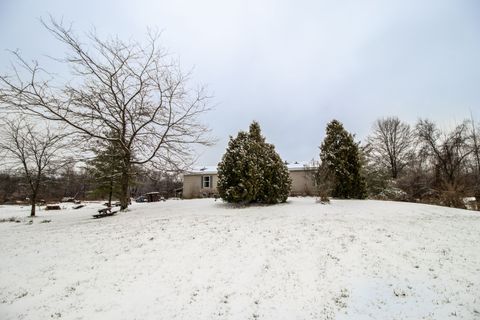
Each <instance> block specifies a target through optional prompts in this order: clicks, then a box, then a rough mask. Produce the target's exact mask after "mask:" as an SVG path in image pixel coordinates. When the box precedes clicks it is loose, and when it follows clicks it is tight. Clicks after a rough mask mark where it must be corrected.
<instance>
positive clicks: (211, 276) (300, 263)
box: [0, 198, 480, 320]
mask: <svg viewBox="0 0 480 320" xmlns="http://www.w3.org/2000/svg"><path fill="white" fill-rule="evenodd" d="M99 207H100V205H99V204H88V205H87V206H86V207H85V208H81V209H78V210H73V209H71V208H68V207H67V208H65V209H63V210H61V211H53V212H46V211H39V212H38V215H39V216H38V217H36V218H34V219H33V220H32V219H30V218H27V215H28V208H27V207H24V208H19V207H12V206H0V219H7V218H10V217H21V218H20V219H19V221H20V222H3V223H0V318H1V319H3V320H7V319H52V318H62V319H174V318H175V319H450V318H451V319H480V250H479V243H480V214H478V213H477V212H472V211H466V210H459V209H450V208H443V207H436V206H428V205H419V204H411V203H395V202H381V201H369V200H365V201H362V200H334V201H332V203H331V204H330V205H321V204H317V203H315V199H313V198H290V199H289V202H288V203H286V204H282V205H275V206H253V207H249V208H232V207H230V206H228V205H226V204H223V203H221V202H220V201H216V202H215V201H214V200H213V199H201V200H168V201H166V202H160V203H141V204H137V203H135V204H133V205H132V206H131V208H130V209H129V211H128V212H125V213H119V214H117V215H115V216H112V217H107V218H102V219H92V214H94V213H95V212H96V210H97V209H98V208H99ZM49 220H50V221H49ZM30 221H32V222H30Z"/></svg>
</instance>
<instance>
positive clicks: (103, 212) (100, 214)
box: [93, 207, 118, 219]
mask: <svg viewBox="0 0 480 320" xmlns="http://www.w3.org/2000/svg"><path fill="white" fill-rule="evenodd" d="M117 212H118V210H115V211H112V207H106V208H103V209H99V210H98V214H94V215H93V218H94V219H98V218H103V217H109V216H113V215H114V214H115V213H117Z"/></svg>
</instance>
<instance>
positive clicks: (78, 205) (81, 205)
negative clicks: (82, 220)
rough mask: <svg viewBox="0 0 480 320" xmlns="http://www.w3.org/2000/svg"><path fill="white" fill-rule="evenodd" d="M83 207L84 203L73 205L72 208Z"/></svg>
mask: <svg viewBox="0 0 480 320" xmlns="http://www.w3.org/2000/svg"><path fill="white" fill-rule="evenodd" d="M83 207H85V205H84V204H77V205H76V206H73V209H80V208H83Z"/></svg>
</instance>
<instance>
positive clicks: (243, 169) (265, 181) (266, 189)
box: [217, 122, 291, 204]
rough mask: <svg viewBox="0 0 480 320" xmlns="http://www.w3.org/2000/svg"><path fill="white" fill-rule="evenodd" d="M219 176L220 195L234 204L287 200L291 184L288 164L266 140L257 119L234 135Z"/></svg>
mask: <svg viewBox="0 0 480 320" xmlns="http://www.w3.org/2000/svg"><path fill="white" fill-rule="evenodd" d="M218 179H219V180H218V184H217V189H218V192H219V194H220V197H221V198H222V199H223V200H225V201H227V202H232V203H267V204H274V203H278V202H285V201H287V197H288V194H289V193H290V187H291V179H290V175H289V173H288V169H287V167H286V166H285V164H284V163H283V161H282V159H281V158H280V156H279V155H278V154H277V152H276V151H275V147H274V146H273V145H272V144H269V143H266V142H265V138H264V137H263V136H262V134H261V130H260V125H259V124H258V123H257V122H253V123H252V124H251V125H250V130H249V132H243V131H241V132H239V133H238V135H237V137H236V138H233V137H231V138H230V142H229V143H228V147H227V151H226V152H225V154H224V156H223V158H222V161H221V162H220V163H219V164H218Z"/></svg>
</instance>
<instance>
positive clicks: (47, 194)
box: [0, 166, 182, 204]
mask: <svg viewBox="0 0 480 320" xmlns="http://www.w3.org/2000/svg"><path fill="white" fill-rule="evenodd" d="M41 181H42V182H41V183H42V185H41V188H39V193H38V195H37V203H40V202H42V201H46V202H57V201H61V200H62V199H63V198H74V199H77V200H107V201H108V198H109V194H110V189H109V188H106V187H105V180H104V179H102V178H101V177H100V178H99V177H98V176H95V175H93V174H92V168H88V169H86V168H82V169H74V167H73V166H71V167H69V168H66V169H63V170H60V171H57V172H56V173H55V175H47V176H44V177H43V178H42V180H41ZM181 186H182V182H181V179H180V177H179V175H178V174H175V173H165V172H160V171H153V172H148V171H145V170H143V171H142V170H136V172H135V173H134V176H133V183H132V185H131V189H130V195H131V196H132V197H134V198H135V197H137V196H141V195H143V194H145V193H147V192H150V191H158V192H159V193H160V195H161V196H163V197H165V198H170V197H175V196H177V195H178V194H177V191H176V190H177V189H178V188H181ZM30 194H31V190H30V188H29V186H28V183H27V182H26V177H25V176H24V174H22V172H19V171H17V172H15V171H8V170H5V171H3V172H0V204H15V203H26V202H28V199H29V197H30ZM112 197H113V200H118V199H119V194H118V186H113V188H112Z"/></svg>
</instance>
